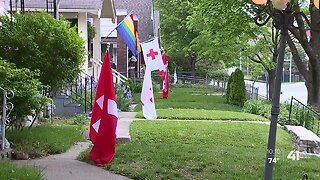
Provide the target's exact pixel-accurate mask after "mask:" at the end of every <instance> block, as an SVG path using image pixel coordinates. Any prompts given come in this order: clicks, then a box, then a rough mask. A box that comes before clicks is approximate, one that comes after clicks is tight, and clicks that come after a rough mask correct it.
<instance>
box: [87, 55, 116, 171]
mask: <svg viewBox="0 0 320 180" xmlns="http://www.w3.org/2000/svg"><path fill="white" fill-rule="evenodd" d="M117 122H118V111H117V103H116V96H115V93H114V84H113V78H112V71H111V66H110V55H109V52H108V51H107V52H106V54H105V56H104V60H103V64H102V68H101V73H100V77H99V81H98V87H97V92H96V96H95V98H94V105H93V111H92V116H91V121H90V132H89V137H90V140H91V142H92V143H93V148H92V150H91V151H90V153H89V155H88V157H89V158H91V159H92V160H93V161H94V163H95V164H96V165H98V166H105V165H106V164H107V163H109V162H111V161H112V159H113V156H114V153H115V149H116V128H117Z"/></svg>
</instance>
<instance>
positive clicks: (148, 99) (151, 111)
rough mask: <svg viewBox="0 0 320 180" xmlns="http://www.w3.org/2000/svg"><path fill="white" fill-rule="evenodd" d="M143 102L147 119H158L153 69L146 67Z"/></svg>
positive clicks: (142, 93)
mask: <svg viewBox="0 0 320 180" xmlns="http://www.w3.org/2000/svg"><path fill="white" fill-rule="evenodd" d="M141 104H142V113H143V116H144V118H146V119H157V112H156V107H155V104H154V97H153V89H152V80H151V71H150V70H149V69H148V66H147V68H146V71H145V74H144V78H143V84H142V91H141Z"/></svg>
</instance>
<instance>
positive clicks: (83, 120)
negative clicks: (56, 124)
mask: <svg viewBox="0 0 320 180" xmlns="http://www.w3.org/2000/svg"><path fill="white" fill-rule="evenodd" d="M73 124H74V125H77V126H78V129H79V130H80V131H81V132H83V131H85V130H87V127H88V124H89V119H88V118H87V117H86V116H85V115H76V116H75V117H74V118H73Z"/></svg>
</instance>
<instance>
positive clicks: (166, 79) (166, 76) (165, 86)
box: [162, 54, 169, 99]
mask: <svg viewBox="0 0 320 180" xmlns="http://www.w3.org/2000/svg"><path fill="white" fill-rule="evenodd" d="M162 61H163V63H165V67H166V71H165V72H164V78H163V79H162V83H163V86H162V98H163V99H167V98H168V94H169V69H168V61H167V57H166V54H163V55H162Z"/></svg>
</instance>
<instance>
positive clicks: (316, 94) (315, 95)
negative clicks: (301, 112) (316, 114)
mask: <svg viewBox="0 0 320 180" xmlns="http://www.w3.org/2000/svg"><path fill="white" fill-rule="evenodd" d="M309 61H310V62H311V61H316V62H315V64H318V63H319V59H318V58H317V59H309ZM308 72H309V73H308V78H307V79H306V82H305V84H306V87H307V90H308V104H310V105H314V106H317V107H319V105H320V81H319V80H320V71H319V68H318V66H312V65H309V71H308Z"/></svg>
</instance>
